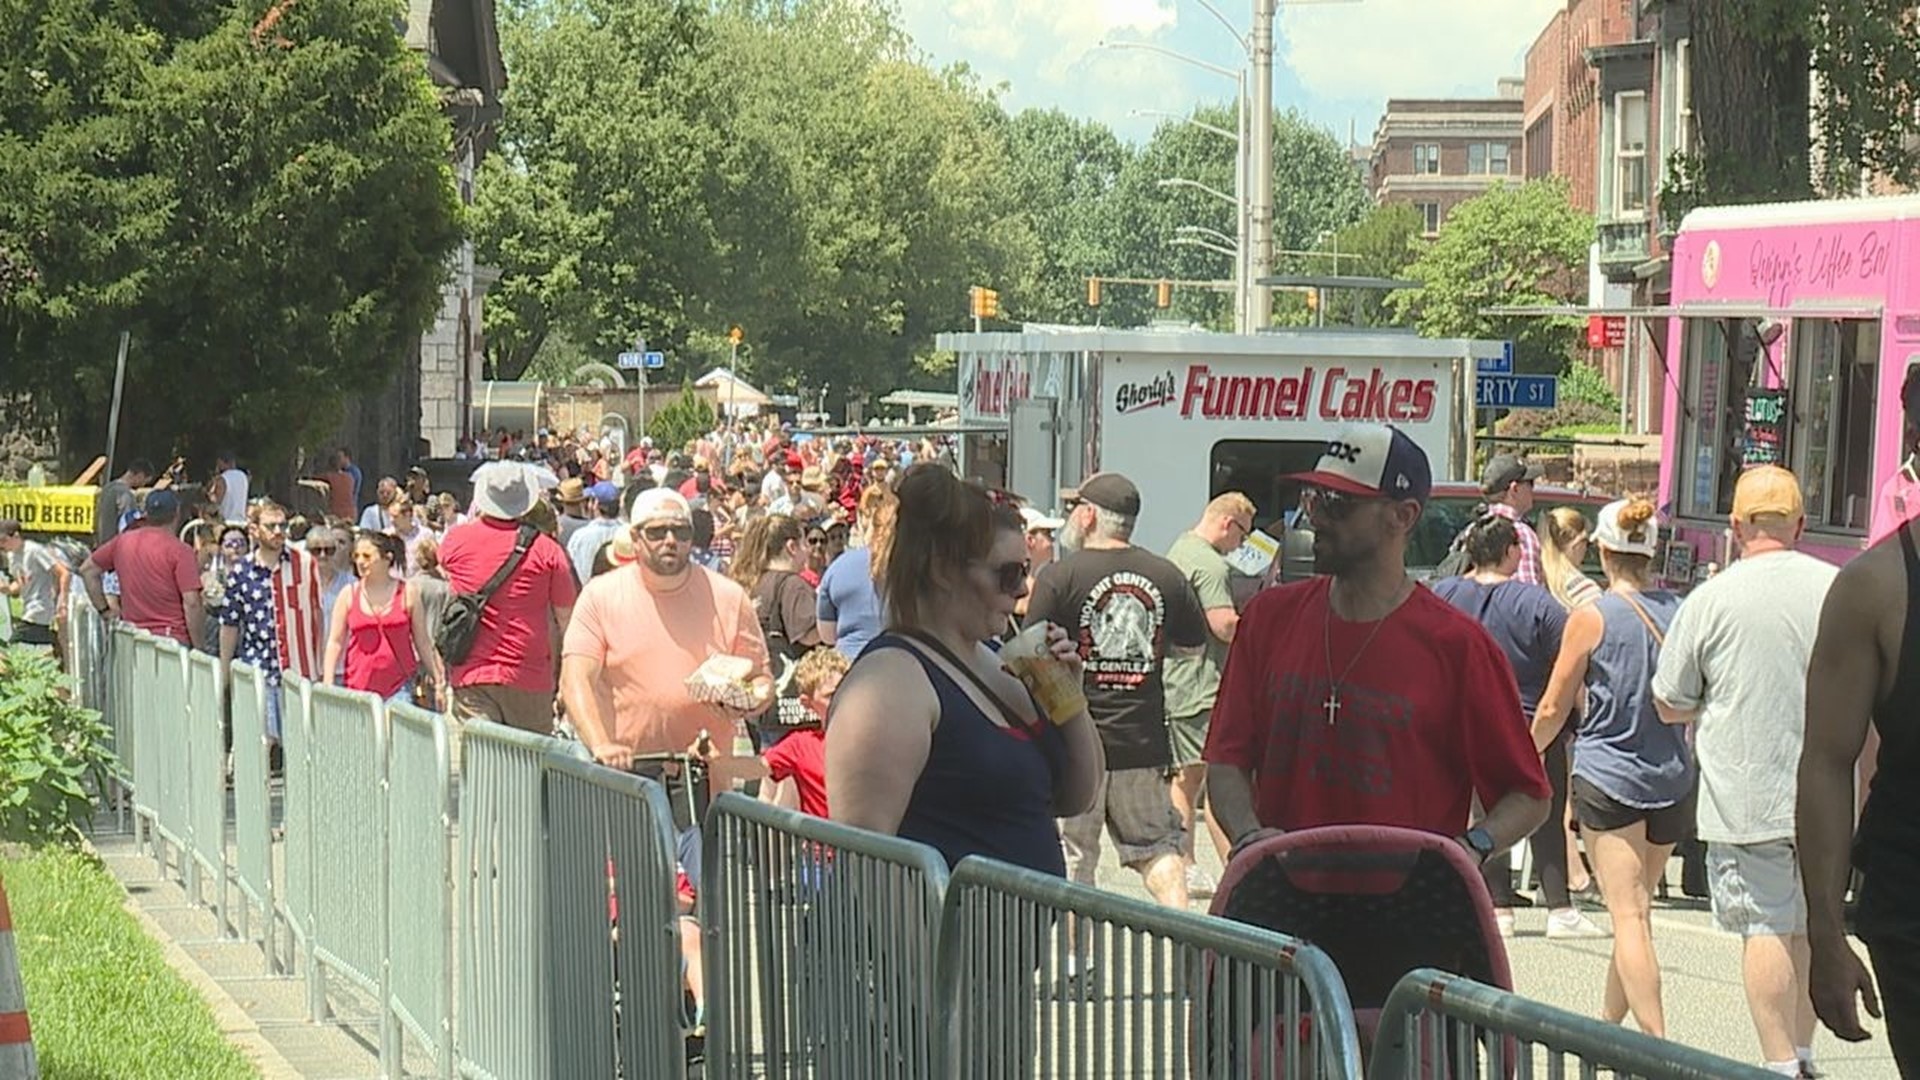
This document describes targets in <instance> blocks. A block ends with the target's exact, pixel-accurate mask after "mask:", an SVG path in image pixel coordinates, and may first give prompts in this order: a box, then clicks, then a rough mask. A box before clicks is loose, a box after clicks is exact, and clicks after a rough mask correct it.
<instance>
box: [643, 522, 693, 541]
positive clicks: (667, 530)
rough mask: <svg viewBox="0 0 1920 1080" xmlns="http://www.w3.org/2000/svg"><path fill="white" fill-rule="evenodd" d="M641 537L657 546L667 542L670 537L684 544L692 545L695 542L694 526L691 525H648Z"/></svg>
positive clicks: (644, 527)
mask: <svg viewBox="0 0 1920 1080" xmlns="http://www.w3.org/2000/svg"><path fill="white" fill-rule="evenodd" d="M640 535H641V536H643V537H646V539H647V541H648V542H649V543H654V544H657V543H659V542H660V541H662V540H665V539H666V538H667V537H669V536H671V537H673V538H674V539H675V540H678V541H680V542H681V543H683V544H685V543H691V542H692V540H693V526H691V525H647V526H643V527H642V528H641V529H640Z"/></svg>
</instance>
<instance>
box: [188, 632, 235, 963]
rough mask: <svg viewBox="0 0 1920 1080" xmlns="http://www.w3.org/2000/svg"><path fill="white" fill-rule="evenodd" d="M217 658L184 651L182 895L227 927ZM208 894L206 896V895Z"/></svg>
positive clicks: (223, 693) (222, 708)
mask: <svg viewBox="0 0 1920 1080" xmlns="http://www.w3.org/2000/svg"><path fill="white" fill-rule="evenodd" d="M222 676H223V673H222V671H221V670H220V661H219V660H218V659H217V658H215V657H212V656H208V655H207V654H206V653H203V652H188V653H187V721H186V722H187V738H186V743H187V777H186V808H187V822H188V830H187V836H188V840H189V842H190V847H189V858H188V859H187V895H188V896H190V897H192V898H193V899H194V901H195V902H197V903H202V904H210V906H211V907H212V908H213V915H214V920H215V925H217V926H219V927H220V928H221V930H222V932H224V931H225V929H226V926H227V749H226V730H227V708H226V705H227V688H226V680H225V679H224V678H223V677H222ZM208 892H211V893H212V894H213V897H212V900H211V901H209V900H208V898H207V894H208Z"/></svg>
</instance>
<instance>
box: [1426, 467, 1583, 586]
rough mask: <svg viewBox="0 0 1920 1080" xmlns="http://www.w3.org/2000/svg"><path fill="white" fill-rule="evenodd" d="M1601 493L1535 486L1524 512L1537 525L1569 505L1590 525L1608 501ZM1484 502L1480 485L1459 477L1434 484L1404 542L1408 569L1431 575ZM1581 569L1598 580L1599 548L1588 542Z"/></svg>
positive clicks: (1427, 575)
mask: <svg viewBox="0 0 1920 1080" xmlns="http://www.w3.org/2000/svg"><path fill="white" fill-rule="evenodd" d="M1610 501H1611V500H1609V499H1608V498H1607V497H1605V496H1603V495H1589V494H1587V493H1585V492H1581V491H1575V490H1573V489H1572V488H1562V487H1549V486H1546V485H1544V484H1541V485H1535V487H1534V489H1533V513H1531V514H1529V515H1527V520H1528V523H1529V524H1532V525H1533V526H1534V527H1535V528H1536V529H1537V528H1539V522H1540V519H1541V518H1543V517H1544V516H1546V514H1547V512H1548V511H1550V510H1553V509H1554V508H1556V507H1561V506H1572V507H1576V508H1577V509H1579V511H1580V512H1581V513H1583V514H1585V515H1586V516H1587V521H1588V523H1589V524H1591V523H1592V522H1593V520H1594V518H1595V516H1596V515H1598V514H1599V512H1600V508H1601V507H1603V506H1605V505H1607V503H1608V502H1610ZM1485 503H1486V496H1484V495H1482V494H1481V493H1480V485H1478V484H1475V483H1471V482H1468V481H1461V480H1445V481H1441V482H1439V483H1437V484H1435V485H1433V494H1432V495H1431V496H1429V497H1428V499H1427V508H1426V510H1424V511H1423V512H1422V513H1421V514H1420V523H1419V524H1418V525H1416V526H1414V531H1413V539H1412V540H1411V541H1410V542H1409V543H1408V544H1407V569H1408V570H1409V571H1411V572H1412V573H1413V575H1414V576H1415V577H1417V578H1420V579H1421V580H1426V579H1427V578H1431V577H1432V576H1433V571H1434V568H1435V567H1437V566H1439V565H1440V560H1442V559H1444V558H1446V557H1447V550H1448V549H1449V548H1451V547H1452V546H1453V538H1454V537H1456V536H1459V535H1460V531H1461V530H1462V529H1465V528H1466V527H1467V526H1468V525H1469V524H1470V523H1471V522H1472V521H1473V519H1474V517H1475V515H1476V514H1478V513H1479V511H1480V508H1481V507H1482V506H1484V505H1485ZM1583 569H1585V570H1586V571H1587V573H1588V574H1590V575H1593V576H1594V578H1595V579H1596V580H1599V574H1600V551H1599V549H1598V548H1595V547H1593V546H1592V545H1588V547H1587V560H1586V563H1585V565H1584V566H1583Z"/></svg>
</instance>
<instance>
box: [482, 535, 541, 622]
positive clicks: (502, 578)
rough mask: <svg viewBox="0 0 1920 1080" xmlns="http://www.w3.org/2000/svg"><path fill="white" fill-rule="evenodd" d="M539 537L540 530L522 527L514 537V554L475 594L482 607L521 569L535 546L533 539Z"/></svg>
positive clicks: (509, 556) (508, 557)
mask: <svg viewBox="0 0 1920 1080" xmlns="http://www.w3.org/2000/svg"><path fill="white" fill-rule="evenodd" d="M538 535H539V530H537V529H535V528H534V527H533V526H531V525H522V526H520V534H519V535H518V536H516V537H514V543H513V554H511V555H508V556H507V561H506V562H503V563H501V564H500V569H498V570H495V571H494V572H493V576H492V577H490V578H488V579H487V583H486V584H485V585H482V586H480V591H479V592H477V593H475V594H474V595H475V596H477V597H479V598H480V603H481V604H482V605H485V604H486V602H487V601H488V600H491V599H493V594H494V593H496V592H498V591H499V590H500V586H502V585H505V584H506V583H507V579H508V578H510V577H512V576H513V572H514V571H515V570H518V569H520V564H521V563H523V562H525V561H526V560H527V549H528V548H531V547H532V546H533V538H534V537H535V536H538Z"/></svg>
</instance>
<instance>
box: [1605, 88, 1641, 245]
mask: <svg viewBox="0 0 1920 1080" xmlns="http://www.w3.org/2000/svg"><path fill="white" fill-rule="evenodd" d="M1613 209H1614V212H1615V213H1616V214H1620V215H1622V216H1624V215H1627V214H1643V213H1645V212H1646V210H1647V95H1646V93H1645V91H1641V90H1633V91H1629V92H1627V93H1624V94H1615V95H1614V98H1613Z"/></svg>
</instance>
